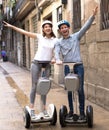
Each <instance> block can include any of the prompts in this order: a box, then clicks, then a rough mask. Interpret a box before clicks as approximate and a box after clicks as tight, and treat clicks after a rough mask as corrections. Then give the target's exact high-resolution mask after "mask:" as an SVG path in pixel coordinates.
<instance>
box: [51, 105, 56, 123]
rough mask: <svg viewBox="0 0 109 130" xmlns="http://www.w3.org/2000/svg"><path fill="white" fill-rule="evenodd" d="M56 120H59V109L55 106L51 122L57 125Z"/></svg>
mask: <svg viewBox="0 0 109 130" xmlns="http://www.w3.org/2000/svg"><path fill="white" fill-rule="evenodd" d="M56 122H57V110H56V107H55V106H54V113H53V118H52V121H51V122H50V124H51V125H55V124H56Z"/></svg>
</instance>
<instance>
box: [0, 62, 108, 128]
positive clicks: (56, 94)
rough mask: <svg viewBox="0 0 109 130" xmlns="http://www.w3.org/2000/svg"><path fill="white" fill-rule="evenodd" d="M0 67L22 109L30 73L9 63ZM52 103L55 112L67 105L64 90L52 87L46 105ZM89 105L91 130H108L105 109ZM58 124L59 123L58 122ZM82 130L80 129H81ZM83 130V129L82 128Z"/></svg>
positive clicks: (26, 95) (29, 86)
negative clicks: (91, 117)
mask: <svg viewBox="0 0 109 130" xmlns="http://www.w3.org/2000/svg"><path fill="white" fill-rule="evenodd" d="M0 66H1V67H2V68H3V69H4V74H5V75H6V79H7V81H8V83H9V85H10V86H12V87H13V88H14V91H15V93H16V97H17V100H18V101H19V103H20V105H21V106H22V107H24V106H25V105H27V104H28V103H29V93H30V88H31V75H30V72H29V71H27V70H24V69H22V68H20V67H18V66H16V65H15V64H12V63H10V62H1V63H0ZM49 103H53V104H55V105H56V108H57V112H58V114H59V109H60V107H61V105H62V104H65V105H67V94H66V92H65V90H64V89H63V88H61V87H59V86H55V85H54V86H53V87H52V88H51V90H50V92H49V93H48V96H47V104H49ZM36 104H37V105H36V109H37V110H39V109H40V107H39V97H38V96H36ZM88 104H91V105H92V106H93V109H94V128H93V130H108V129H109V112H108V111H106V110H105V109H103V108H101V107H99V106H97V105H96V104H93V103H91V102H89V101H86V105H88ZM58 124H59V121H58ZM81 130H82V129H81ZM84 130H85V128H84Z"/></svg>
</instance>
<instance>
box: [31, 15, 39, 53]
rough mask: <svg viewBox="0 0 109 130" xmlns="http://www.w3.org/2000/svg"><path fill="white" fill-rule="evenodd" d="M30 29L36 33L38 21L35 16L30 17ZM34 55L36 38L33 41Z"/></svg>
mask: <svg viewBox="0 0 109 130" xmlns="http://www.w3.org/2000/svg"><path fill="white" fill-rule="evenodd" d="M32 27H33V28H32V29H33V32H34V33H37V32H38V20H37V15H35V16H34V17H32ZM34 46H35V47H34V53H35V52H36V51H37V46H38V44H37V38H35V39H34Z"/></svg>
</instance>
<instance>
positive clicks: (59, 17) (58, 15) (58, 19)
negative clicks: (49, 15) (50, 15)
mask: <svg viewBox="0 0 109 130" xmlns="http://www.w3.org/2000/svg"><path fill="white" fill-rule="evenodd" d="M60 20H62V6H60V7H59V8H57V22H59V21H60Z"/></svg>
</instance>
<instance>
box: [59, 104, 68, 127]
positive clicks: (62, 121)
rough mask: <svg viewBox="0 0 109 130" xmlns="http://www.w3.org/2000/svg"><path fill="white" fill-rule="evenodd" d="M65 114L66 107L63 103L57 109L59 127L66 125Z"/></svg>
mask: <svg viewBox="0 0 109 130" xmlns="http://www.w3.org/2000/svg"><path fill="white" fill-rule="evenodd" d="M66 115H67V107H66V106H65V105H62V106H61V109H60V111H59V121H60V125H61V127H65V126H66V122H65V118H66Z"/></svg>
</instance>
